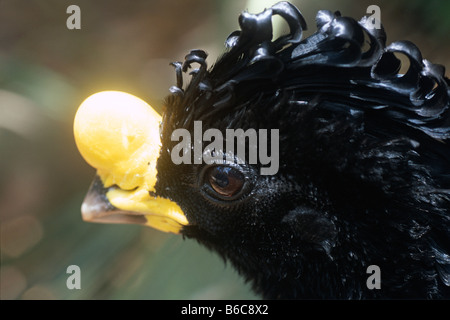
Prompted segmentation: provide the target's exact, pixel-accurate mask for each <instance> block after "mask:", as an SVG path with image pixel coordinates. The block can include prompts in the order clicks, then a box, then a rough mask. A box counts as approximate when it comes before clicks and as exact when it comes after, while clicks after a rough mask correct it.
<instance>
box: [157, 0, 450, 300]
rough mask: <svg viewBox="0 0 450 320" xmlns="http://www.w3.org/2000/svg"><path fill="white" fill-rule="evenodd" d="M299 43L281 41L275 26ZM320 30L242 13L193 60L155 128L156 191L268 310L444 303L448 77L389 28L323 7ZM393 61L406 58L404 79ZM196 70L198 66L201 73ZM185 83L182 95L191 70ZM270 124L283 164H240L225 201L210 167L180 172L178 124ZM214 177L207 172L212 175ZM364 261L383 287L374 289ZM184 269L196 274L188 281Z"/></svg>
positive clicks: (448, 247) (277, 9) (283, 8)
mask: <svg viewBox="0 0 450 320" xmlns="http://www.w3.org/2000/svg"><path fill="white" fill-rule="evenodd" d="M273 15H279V16H281V17H282V18H283V19H285V20H286V22H287V23H288V25H289V28H290V33H289V34H287V35H284V36H281V37H279V38H277V39H272V21H271V19H272V16H273ZM316 22H317V31H316V32H315V33H314V34H312V35H311V36H309V37H307V38H305V39H302V30H304V29H306V23H305V21H304V19H303V17H302V15H301V14H300V12H299V11H298V9H297V8H295V7H294V6H292V5H291V4H289V3H286V2H281V3H278V4H276V5H274V6H273V7H272V8H270V9H267V10H265V11H264V12H262V13H260V14H256V15H253V14H249V13H247V12H244V13H242V15H241V16H240V17H239V24H240V27H241V30H240V31H236V32H234V33H232V34H231V35H230V37H229V38H228V39H227V41H226V45H227V50H226V52H225V53H224V54H223V56H222V57H220V58H219V59H218V60H217V61H216V62H215V64H214V65H213V66H212V67H211V68H209V69H208V67H207V64H206V53H205V52H203V51H201V50H193V51H191V52H190V53H189V54H188V55H187V56H186V60H185V62H184V63H174V66H175V68H176V71H177V79H178V83H177V86H174V87H172V88H171V92H172V94H171V95H170V96H169V97H168V98H167V103H166V109H165V111H164V113H163V121H162V127H161V139H162V146H163V147H162V151H161V155H160V157H159V159H158V163H157V169H158V182H157V184H156V191H157V193H158V194H159V195H161V196H163V197H167V198H170V199H172V200H173V201H175V202H176V203H178V205H179V206H180V207H181V208H182V209H183V211H184V213H185V214H186V217H187V218H188V220H189V225H188V226H185V227H184V229H183V230H182V233H183V234H184V235H185V236H186V237H188V238H195V239H197V240H198V241H199V242H200V243H202V244H204V245H206V246H207V247H208V248H211V249H213V250H214V251H217V252H218V253H219V254H220V255H221V256H223V257H224V258H225V259H226V260H227V261H230V262H231V263H232V264H233V265H234V267H236V269H237V270H238V271H239V272H240V273H241V274H242V275H243V276H244V277H245V278H246V279H247V280H248V281H250V282H251V283H252V285H253V287H254V288H255V290H256V291H257V292H258V293H261V294H262V296H263V297H265V298H345V299H348V298H350V299H354V298H449V297H450V256H449V254H450V103H449V95H450V90H449V80H448V79H447V78H445V76H444V67H443V66H440V65H436V64H432V63H431V62H429V61H427V60H424V59H422V56H421V53H420V51H419V49H418V48H417V47H416V46H415V45H414V44H413V43H411V42H407V41H399V42H394V43H392V44H390V45H388V46H387V45H386V43H385V41H386V35H385V32H384V30H383V29H382V27H381V29H373V28H370V27H371V25H370V21H368V19H366V18H363V19H362V20H360V21H356V20H354V19H352V18H349V17H343V16H341V15H340V13H339V12H336V13H332V12H329V11H319V13H318V14H317V18H316ZM396 54H403V55H405V56H406V57H407V58H408V60H409V64H410V65H409V67H408V69H407V71H406V72H405V74H399V70H400V66H401V64H400V61H399V60H398V59H397V58H396ZM194 66H196V67H197V66H198V67H197V68H195V69H192V68H193V67H194ZM187 72H189V73H190V74H191V75H192V79H191V81H190V83H189V84H188V85H187V86H186V87H185V88H184V87H183V81H182V74H183V73H187ZM196 120H198V121H202V122H203V129H204V130H206V129H207V128H218V129H221V130H222V131H224V130H225V129H227V128H242V129H244V130H246V129H248V128H254V129H258V128H266V129H271V128H276V129H279V130H280V151H279V153H280V168H279V171H278V173H277V174H276V175H274V176H263V175H259V174H258V172H259V171H258V169H259V167H258V165H250V164H244V165H239V166H234V167H233V168H235V169H236V170H238V171H239V172H241V174H242V177H243V179H244V180H245V185H244V187H243V188H242V190H241V191H240V194H239V196H238V197H237V198H233V200H226V199H223V198H221V197H217V196H216V195H215V194H214V190H213V189H212V188H211V185H210V180H208V179H207V178H205V177H207V176H208V175H210V174H211V173H210V172H211V171H210V169H209V168H208V166H205V165H203V164H202V165H194V164H192V165H188V164H180V165H175V164H174V163H173V162H172V161H171V158H170V151H171V150H172V148H173V146H174V145H175V144H176V142H173V141H171V138H170V137H171V133H172V132H173V130H174V129H177V128H186V129H188V130H191V131H192V130H193V121H196ZM208 170H209V171H208ZM369 265H378V266H379V267H380V269H381V289H379V290H377V289H373V290H370V289H368V288H367V286H366V280H367V278H368V276H369V275H368V274H367V273H366V269H367V267H368V266H369ZM186 272H188V271H186Z"/></svg>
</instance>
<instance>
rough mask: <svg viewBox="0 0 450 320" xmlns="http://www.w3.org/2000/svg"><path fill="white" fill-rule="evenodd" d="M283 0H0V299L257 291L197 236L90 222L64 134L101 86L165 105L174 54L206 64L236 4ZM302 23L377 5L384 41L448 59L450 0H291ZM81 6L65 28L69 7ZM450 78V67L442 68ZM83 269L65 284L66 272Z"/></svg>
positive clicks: (82, 178) (82, 176) (229, 295)
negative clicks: (75, 21) (197, 53)
mask: <svg viewBox="0 0 450 320" xmlns="http://www.w3.org/2000/svg"><path fill="white" fill-rule="evenodd" d="M275 2H277V1H257V0H256V1H255V0H253V1H238V0H233V1H230V0H228V1H218V0H195V1H194V0H182V1H181V0H179V1H174V0H145V1H144V0H134V1H123V0H95V1H92V0H91V1H88V0H81V1H79V0H0V215H1V216H0V218H1V278H0V284H1V287H0V298H1V299H254V298H258V297H256V296H255V295H254V294H253V293H252V292H251V290H250V287H249V285H248V284H245V283H244V281H243V280H242V279H241V278H240V277H239V276H238V274H237V273H236V272H235V271H234V270H233V269H232V268H231V267H230V266H229V265H227V264H225V263H224V262H223V261H222V260H221V259H220V258H219V257H218V256H217V255H216V254H214V253H211V252H209V251H208V250H207V249H205V248H203V247H201V246H199V245H198V244H197V243H196V242H195V241H191V240H186V241H184V240H183V239H182V238H181V237H180V236H176V235H172V234H165V233H162V232H159V231H156V230H152V229H150V228H144V227H138V226H129V225H103V224H90V223H85V222H83V221H82V220H81V215H80V206H81V203H82V201H83V198H84V194H85V192H86V191H87V188H88V186H89V184H90V180H91V179H92V177H93V175H94V170H93V169H92V168H90V167H89V166H88V165H87V164H86V163H85V162H84V161H83V159H82V158H81V157H80V155H79V154H78V152H77V150H76V147H75V143H74V140H73V135H72V122H73V118H74V114H75V112H76V108H77V107H78V105H79V104H80V103H81V102H82V101H83V100H84V99H85V98H86V97H87V96H89V95H90V94H92V93H95V92H97V91H101V90H122V91H128V92H130V93H133V94H135V95H137V96H139V97H141V98H143V99H144V100H146V101H148V102H149V103H150V104H151V105H152V106H153V107H154V108H156V109H160V108H161V106H162V101H163V99H164V97H165V96H166V95H167V94H168V88H169V87H170V86H171V85H173V84H175V74H174V71H173V69H172V67H170V66H169V62H172V61H180V60H183V59H184V56H185V54H186V53H187V52H188V51H189V50H190V49H194V48H201V49H205V50H206V51H207V52H208V53H209V57H210V58H209V63H210V64H212V63H213V62H214V59H215V57H217V56H218V55H219V54H220V52H221V51H222V50H223V43H224V40H225V38H226V36H227V35H228V34H229V33H231V32H232V31H234V30H236V29H238V22H237V21H238V20H237V19H238V15H239V13H240V12H241V11H243V10H245V9H248V10H249V11H250V12H259V11H261V10H262V9H263V8H264V7H268V6H270V5H271V4H273V3H275ZM292 2H293V3H294V4H296V5H297V6H298V7H299V8H300V10H301V11H302V13H303V14H304V16H305V18H306V21H307V23H308V27H309V30H308V32H307V33H306V34H310V33H312V32H313V31H314V30H315V23H314V19H315V15H316V12H317V11H318V10H320V9H329V10H333V11H334V10H340V11H341V12H342V14H343V15H349V16H353V17H355V18H358V19H359V18H360V17H362V16H363V15H366V8H367V7H368V6H369V5H371V4H376V5H378V6H379V7H380V8H381V20H382V23H383V25H384V27H385V29H386V30H387V33H388V43H389V42H392V41H396V40H402V39H408V40H411V41H413V42H415V43H416V44H418V46H419V47H420V48H421V51H422V54H423V56H424V57H425V58H426V59H428V60H430V61H432V62H434V63H440V64H443V65H446V66H449V65H450V64H449V59H450V55H449V35H450V19H448V17H450V1H438V0H425V1H422V0H399V1H391V0H389V1H376V0H363V1H356V0H354V1H350V0H339V1H332V0H327V1H325V0H322V1H315V0H302V1H292ZM71 4H76V5H78V6H79V7H80V9H81V30H68V29H67V27H66V20H67V18H68V17H69V14H67V13H66V9H67V7H68V6H69V5H71ZM447 76H448V72H447ZM69 265H78V266H79V267H80V268H81V289H80V290H69V289H68V288H67V287H66V280H67V277H68V276H69V275H68V274H67V273H66V269H67V267H68V266H69Z"/></svg>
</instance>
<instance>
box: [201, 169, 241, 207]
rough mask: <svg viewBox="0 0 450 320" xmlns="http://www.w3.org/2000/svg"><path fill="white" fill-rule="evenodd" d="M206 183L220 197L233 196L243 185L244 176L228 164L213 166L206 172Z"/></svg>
mask: <svg viewBox="0 0 450 320" xmlns="http://www.w3.org/2000/svg"><path fill="white" fill-rule="evenodd" d="M206 177H207V179H208V183H209V184H210V186H211V188H212V189H213V190H214V191H215V192H217V194H219V195H220V196H221V198H224V199H227V198H233V196H235V195H237V194H238V193H239V192H240V191H241V190H242V187H243V186H244V182H245V177H244V175H243V174H242V173H241V172H240V171H239V170H237V169H235V168H232V167H228V166H215V167H212V168H209V170H208V172H207V176H206Z"/></svg>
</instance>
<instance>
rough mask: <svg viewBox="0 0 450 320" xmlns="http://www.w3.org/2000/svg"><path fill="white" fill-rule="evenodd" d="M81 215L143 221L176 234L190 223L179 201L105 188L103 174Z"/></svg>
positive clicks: (122, 221) (87, 218)
mask: <svg viewBox="0 0 450 320" xmlns="http://www.w3.org/2000/svg"><path fill="white" fill-rule="evenodd" d="M111 202H113V203H116V204H117V205H118V207H116V206H115V205H113V204H112V203H111ZM81 214H82V217H83V220H84V221H87V222H99V223H119V224H139V225H144V226H149V227H152V228H155V229H158V230H160V231H164V232H172V233H180V231H181V229H182V228H183V226H184V225H187V224H188V221H187V219H186V217H185V216H184V214H183V212H182V211H181V209H180V208H179V207H178V205H177V204H176V203H175V202H173V201H170V200H169V199H165V198H161V197H151V196H150V194H149V193H148V192H146V191H145V190H139V189H136V190H132V191H126V190H121V189H119V188H118V187H117V186H113V187H109V188H105V186H104V185H103V182H102V181H101V178H100V177H99V176H95V178H94V180H93V181H92V184H91V186H90V188H89V191H88V193H87V194H86V197H85V198H84V201H83V204H82V205H81Z"/></svg>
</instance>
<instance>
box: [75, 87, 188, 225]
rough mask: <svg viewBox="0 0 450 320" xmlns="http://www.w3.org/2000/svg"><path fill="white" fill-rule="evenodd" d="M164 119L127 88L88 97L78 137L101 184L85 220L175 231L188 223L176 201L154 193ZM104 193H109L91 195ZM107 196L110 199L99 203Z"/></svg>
mask: <svg viewBox="0 0 450 320" xmlns="http://www.w3.org/2000/svg"><path fill="white" fill-rule="evenodd" d="M160 122H161V116H160V115H159V114H158V113H157V112H156V111H155V110H153V109H152V108H151V107H150V106H149V105H148V104H147V103H146V102H145V101H143V100H141V99H139V98H137V97H135V96H133V95H131V94H128V93H125V92H119V91H104V92H99V93H96V94H93V95H92V96H90V97H88V98H87V99H86V100H85V101H83V103H82V104H81V105H80V107H79V108H78V111H77V113H76V115H75V120H74V136H75V142H76V145H77V147H78V150H79V151H80V153H81V155H82V156H83V158H84V159H85V160H86V162H87V163H89V164H90V165H91V166H92V167H94V168H95V169H97V176H98V177H99V179H100V182H101V188H100V187H99V184H98V182H97V183H96V184H95V188H91V190H90V191H89V193H88V195H87V196H86V199H85V202H84V204H83V206H82V213H83V218H84V219H85V220H88V221H93V222H114V223H122V222H123V223H129V222H131V223H135V222H137V221H139V223H143V224H146V225H149V226H152V227H155V228H157V229H160V230H162V231H168V232H175V233H178V232H179V231H180V229H181V228H182V226H183V225H186V224H187V223H188V222H187V219H186V217H185V216H184V214H183V212H182V210H181V209H180V208H179V206H178V205H177V204H176V203H175V202H173V201H170V200H169V199H166V198H162V197H158V196H156V197H155V196H154V192H155V191H156V190H155V184H156V180H157V169H156V163H157V160H158V157H159V153H160V149H161V142H160V136H159V126H160ZM93 185H94V184H93ZM99 192H100V193H101V192H103V193H104V195H105V196H104V197H101V196H98V195H97V196H93V194H92V193H99ZM150 192H151V193H152V196H150ZM105 198H106V199H105ZM102 199H103V200H104V201H107V202H109V203H107V204H102V205H99V201H100V200H102ZM130 216H133V217H134V218H133V219H130ZM136 216H138V217H139V219H136ZM142 217H144V218H145V220H144V219H142ZM121 218H123V219H121Z"/></svg>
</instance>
